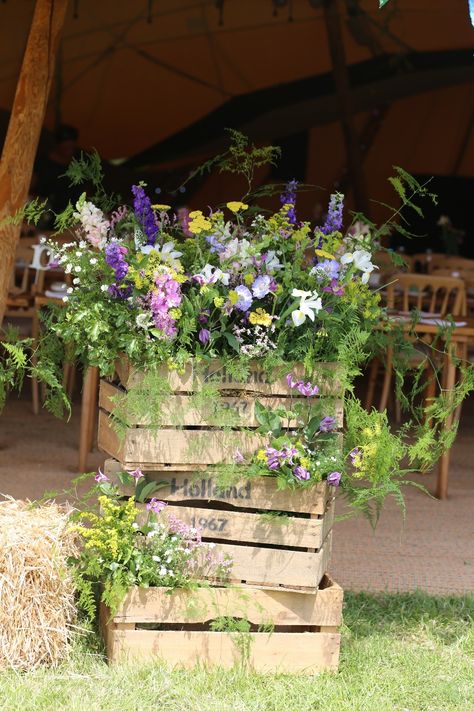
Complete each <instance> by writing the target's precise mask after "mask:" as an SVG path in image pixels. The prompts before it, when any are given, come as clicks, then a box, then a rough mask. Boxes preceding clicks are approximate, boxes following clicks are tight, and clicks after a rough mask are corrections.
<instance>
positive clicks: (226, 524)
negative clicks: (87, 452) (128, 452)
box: [104, 459, 334, 592]
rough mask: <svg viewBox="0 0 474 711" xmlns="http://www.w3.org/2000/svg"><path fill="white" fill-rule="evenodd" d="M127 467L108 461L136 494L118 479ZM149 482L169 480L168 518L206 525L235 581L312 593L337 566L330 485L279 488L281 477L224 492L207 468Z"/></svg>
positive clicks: (207, 537)
mask: <svg viewBox="0 0 474 711" xmlns="http://www.w3.org/2000/svg"><path fill="white" fill-rule="evenodd" d="M122 470H123V468H122V466H121V464H120V463H119V462H117V461H115V460H113V459H108V460H107V461H106V462H105V466H104V472H105V474H106V475H107V476H108V477H109V478H110V479H111V480H112V481H113V482H114V483H115V484H117V485H118V486H119V487H120V488H121V489H122V492H123V494H124V496H126V495H131V494H132V493H133V489H132V488H127V487H123V486H122V485H121V483H120V481H119V479H118V478H117V474H118V473H119V472H120V471H122ZM146 477H147V479H148V480H150V481H151V480H156V481H159V482H161V483H162V485H163V486H162V487H161V488H160V489H159V490H158V492H157V493H156V496H157V497H158V498H160V499H161V500H163V501H166V502H167V503H168V506H167V508H166V510H165V511H166V513H167V514H169V513H172V514H173V515H175V516H176V517H177V518H179V519H181V520H182V521H184V522H185V523H187V524H188V525H191V526H195V527H199V528H201V529H202V535H203V540H204V541H208V542H213V543H215V544H216V551H219V552H222V553H227V554H228V555H229V556H230V557H231V558H232V560H233V566H232V570H231V580H232V581H233V582H238V583H246V584H257V585H262V586H269V587H274V588H281V587H283V588H285V589H291V590H306V591H308V592H314V591H315V590H316V588H317V587H318V585H319V583H320V581H321V579H322V577H323V575H324V573H325V572H326V571H327V569H328V566H329V561H330V556H331V528H332V524H333V519H334V496H333V489H332V488H331V487H330V486H328V485H327V484H326V483H325V482H321V483H320V484H318V485H316V486H312V487H309V488H304V489H293V490H290V489H284V490H278V489H277V487H276V481H275V478H273V477H265V476H263V477H255V478H252V479H247V480H243V481H240V482H237V483H236V484H234V485H233V486H230V487H228V488H227V489H219V488H218V487H217V486H216V483H215V480H214V479H213V478H212V476H211V477H210V476H209V473H208V472H206V471H203V472H192V471H176V470H174V469H173V468H171V469H170V468H162V469H160V470H157V471H155V472H147V473H146ZM271 512H274V513H275V512H278V513H280V514H283V515H280V516H275V515H274V516H269V515H268V514H270V513H271ZM265 514H267V515H265ZM165 515H166V514H165Z"/></svg>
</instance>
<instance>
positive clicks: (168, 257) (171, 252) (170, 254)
mask: <svg viewBox="0 0 474 711" xmlns="http://www.w3.org/2000/svg"><path fill="white" fill-rule="evenodd" d="M152 251H153V252H157V254H159V255H160V257H161V261H162V262H166V263H167V264H169V265H170V266H172V267H175V266H176V265H177V264H178V261H177V260H178V258H179V257H181V255H182V254H183V253H182V252H177V251H176V250H175V248H174V242H166V243H165V244H164V245H163V247H160V246H159V245H151V244H145V245H143V247H140V252H141V253H142V254H150V252H152Z"/></svg>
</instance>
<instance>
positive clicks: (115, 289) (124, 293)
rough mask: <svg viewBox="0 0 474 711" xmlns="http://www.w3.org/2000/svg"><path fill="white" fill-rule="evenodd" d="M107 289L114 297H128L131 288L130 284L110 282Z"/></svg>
mask: <svg viewBox="0 0 474 711" xmlns="http://www.w3.org/2000/svg"><path fill="white" fill-rule="evenodd" d="M107 291H108V293H109V294H110V296H113V297H114V299H128V297H129V296H131V295H132V291H133V288H132V285H131V284H121V285H118V284H110V285H109V287H108V289H107Z"/></svg>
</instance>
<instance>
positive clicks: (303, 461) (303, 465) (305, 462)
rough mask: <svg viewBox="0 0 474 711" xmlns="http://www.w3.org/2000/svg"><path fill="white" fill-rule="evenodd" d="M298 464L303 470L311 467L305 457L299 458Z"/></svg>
mask: <svg viewBox="0 0 474 711" xmlns="http://www.w3.org/2000/svg"><path fill="white" fill-rule="evenodd" d="M300 464H301V466H302V467H304V468H305V469H309V468H310V466H311V462H310V461H309V459H308V458H307V457H301V458H300Z"/></svg>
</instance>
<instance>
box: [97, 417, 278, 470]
mask: <svg viewBox="0 0 474 711" xmlns="http://www.w3.org/2000/svg"><path fill="white" fill-rule="evenodd" d="M266 443H267V442H266V439H265V438H264V437H261V436H260V435H257V434H252V433H249V432H244V431H242V432H241V431H232V432H224V431H219V430H211V429H199V430H186V429H156V430H154V429H147V428H140V427H136V428H128V429H127V430H126V432H125V436H124V438H123V439H121V438H120V437H119V436H118V435H117V433H116V432H114V430H113V427H112V421H111V419H110V417H109V416H108V415H107V413H105V412H103V411H100V412H99V447H100V448H101V449H103V450H105V451H106V452H107V453H108V454H111V455H112V456H113V457H116V458H118V459H121V460H123V461H127V462H129V461H136V462H141V463H142V464H143V465H145V464H155V463H156V464H158V463H163V464H166V463H171V462H173V463H176V464H187V463H193V462H194V461H196V460H197V461H199V462H200V463H201V464H222V463H231V462H233V457H234V454H235V451H236V449H239V450H240V451H241V452H242V454H250V453H253V452H255V451H256V450H257V449H259V448H260V447H264V446H265V445H266Z"/></svg>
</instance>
